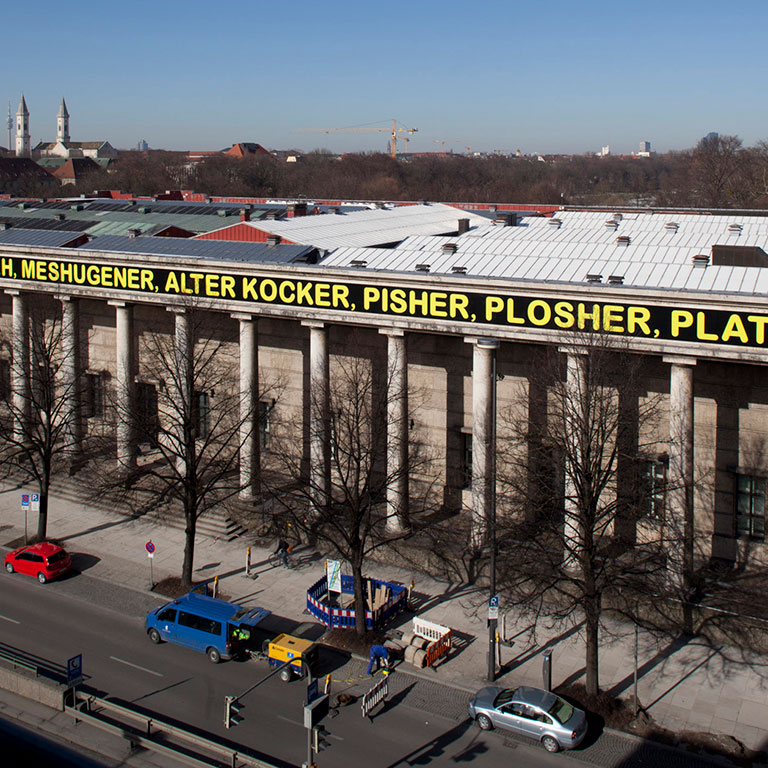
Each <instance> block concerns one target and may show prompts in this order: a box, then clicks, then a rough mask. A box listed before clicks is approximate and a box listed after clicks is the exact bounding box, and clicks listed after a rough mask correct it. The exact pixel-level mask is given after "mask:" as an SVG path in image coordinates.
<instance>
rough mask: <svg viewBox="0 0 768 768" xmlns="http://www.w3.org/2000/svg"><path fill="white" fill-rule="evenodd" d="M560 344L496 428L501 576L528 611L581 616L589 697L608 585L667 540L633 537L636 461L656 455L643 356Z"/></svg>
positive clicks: (647, 561)
mask: <svg viewBox="0 0 768 768" xmlns="http://www.w3.org/2000/svg"><path fill="white" fill-rule="evenodd" d="M564 351H565V356H564V355H563V354H562V353H560V352H557V351H555V350H548V351H546V352H543V353H542V356H541V357H542V358H543V359H540V360H536V361H534V362H533V363H532V365H531V374H530V378H529V387H528V393H527V395H526V399H525V401H524V402H522V403H520V404H518V405H517V407H515V408H513V412H512V413H510V414H509V415H508V419H507V420H506V421H505V422H504V423H503V427H502V430H500V437H501V435H502V434H504V433H506V436H507V439H506V440H505V439H504V438H503V437H501V439H500V456H499V460H498V467H499V470H498V481H499V491H500V497H499V508H500V511H501V510H503V511H502V512H501V514H500V520H501V522H500V526H499V527H500V536H499V551H500V556H499V563H500V568H499V572H500V583H501V588H502V590H504V591H505V592H506V593H507V594H508V596H509V597H510V599H511V601H512V602H514V603H517V604H518V606H520V607H521V608H522V609H523V610H524V611H529V612H531V613H533V614H534V615H536V616H538V615H545V614H546V615H549V616H550V617H554V618H555V619H556V620H560V621H564V622H572V623H574V624H575V623H578V622H580V621H583V622H584V636H585V656H586V659H585V660H586V664H585V667H586V688H587V693H588V694H590V695H594V694H597V692H598V690H599V678H598V671H599V647H600V645H599V635H600V626H601V616H602V613H603V610H604V597H605V595H606V592H608V591H610V590H620V589H621V583H622V582H623V581H624V582H627V581H628V580H630V579H632V578H637V577H638V575H639V574H643V575H648V574H651V573H658V572H660V571H661V570H663V566H664V555H665V552H664V546H663V540H662V539H663V535H662V534H661V533H660V534H659V535H658V536H657V537H656V538H655V539H653V540H649V541H635V540H634V537H633V533H632V531H633V530H634V524H635V521H636V520H637V519H638V518H639V517H641V516H642V515H643V514H644V513H645V512H647V504H648V494H647V492H646V491H647V485H646V483H647V481H648V477H647V475H646V473H645V472H644V469H645V466H644V459H647V458H651V457H653V460H657V459H658V445H657V443H656V441H655V440H654V436H655V435H656V434H657V432H656V426H657V424H656V422H657V419H658V415H659V405H660V398H659V396H658V395H654V394H648V393H646V392H644V391H643V389H642V385H641V375H640V374H641V366H642V358H641V357H640V356H633V355H630V354H628V353H627V352H626V350H624V349H622V348H619V347H617V346H616V345H615V344H614V343H612V342H610V341H609V340H608V339H605V338H602V337H600V336H599V335H597V334H596V335H595V336H594V337H588V336H584V337H583V338H579V339H578V343H577V344H574V345H573V346H572V347H568V348H567V350H564Z"/></svg>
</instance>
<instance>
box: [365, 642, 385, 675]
mask: <svg viewBox="0 0 768 768" xmlns="http://www.w3.org/2000/svg"><path fill="white" fill-rule="evenodd" d="M374 664H375V665H376V669H374ZM381 665H383V666H384V669H385V670H388V669H389V651H388V650H387V648H386V647H385V646H383V645H372V646H371V654H370V656H369V661H368V674H369V675H372V674H373V673H374V672H377V671H378V669H379V667H380V666H381Z"/></svg>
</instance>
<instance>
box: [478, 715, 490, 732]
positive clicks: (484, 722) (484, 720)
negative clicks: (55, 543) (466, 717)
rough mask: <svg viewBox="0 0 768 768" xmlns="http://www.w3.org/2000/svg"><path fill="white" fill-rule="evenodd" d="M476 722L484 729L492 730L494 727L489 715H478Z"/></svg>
mask: <svg viewBox="0 0 768 768" xmlns="http://www.w3.org/2000/svg"><path fill="white" fill-rule="evenodd" d="M476 722H477V724H478V725H479V726H480V728H481V729H482V730H484V731H490V730H491V728H493V723H492V722H491V718H490V717H488V715H478V716H477V720H476Z"/></svg>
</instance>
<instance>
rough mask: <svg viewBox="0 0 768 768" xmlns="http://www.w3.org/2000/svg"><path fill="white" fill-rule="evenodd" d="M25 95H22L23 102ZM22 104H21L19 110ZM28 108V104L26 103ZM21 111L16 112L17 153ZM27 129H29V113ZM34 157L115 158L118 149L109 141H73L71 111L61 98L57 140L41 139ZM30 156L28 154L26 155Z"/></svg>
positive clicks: (57, 119) (57, 121)
mask: <svg viewBox="0 0 768 768" xmlns="http://www.w3.org/2000/svg"><path fill="white" fill-rule="evenodd" d="M23 101H24V97H23V96H22V102H23ZM21 107H22V105H21V104H19V110H21ZM24 107H25V109H26V105H24ZM19 117H20V115H19V112H17V113H16V121H17V127H16V147H17V150H16V153H17V155H18V146H19V140H20V138H19ZM27 131H29V113H27ZM32 155H33V156H34V157H63V158H65V159H67V160H68V159H70V158H83V157H88V158H91V159H92V160H95V159H96V158H108V159H114V158H116V157H117V150H116V149H115V148H114V147H113V146H112V145H111V144H110V143H109V142H108V141H103V140H101V141H71V140H70V136H69V111H68V110H67V104H66V102H65V101H64V99H62V100H61V105H60V106H59V112H58V114H57V115H56V141H49V142H43V141H41V142H40V143H39V144H38V145H37V146H36V147H35V148H34V149H33V150H32ZM25 156H28V155H25Z"/></svg>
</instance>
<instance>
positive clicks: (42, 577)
mask: <svg viewBox="0 0 768 768" xmlns="http://www.w3.org/2000/svg"><path fill="white" fill-rule="evenodd" d="M37 580H38V581H39V582H40V583H41V584H45V582H46V581H48V579H46V578H45V574H44V573H43V572H42V571H40V573H38V574H37Z"/></svg>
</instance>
